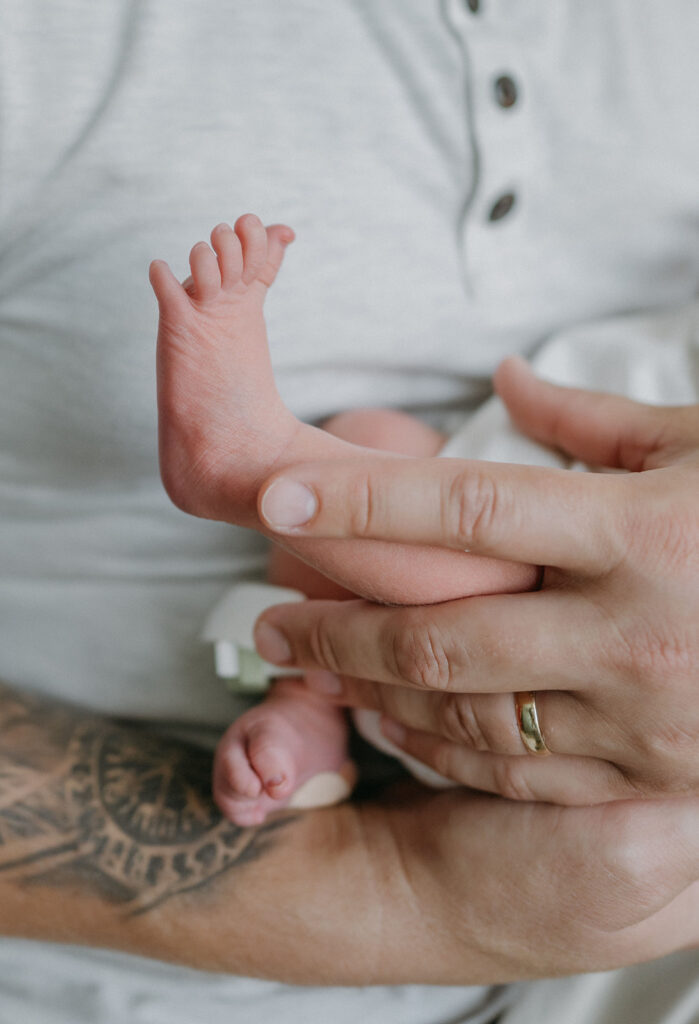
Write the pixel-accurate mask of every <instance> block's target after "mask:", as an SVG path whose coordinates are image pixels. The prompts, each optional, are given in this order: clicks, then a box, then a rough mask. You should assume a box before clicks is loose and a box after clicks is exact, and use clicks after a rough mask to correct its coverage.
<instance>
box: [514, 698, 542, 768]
mask: <svg viewBox="0 0 699 1024" xmlns="http://www.w3.org/2000/svg"><path fill="white" fill-rule="evenodd" d="M514 698H515V713H516V715H517V725H518V727H519V735H520V736H521V737H522V743H523V744H524V746H525V747H526V748H527V750H528V751H529V753H530V754H539V755H541V754H550V753H551V751H550V750H549V748H548V747H547V746H546V740H545V739H544V736H543V733H542V731H541V727H540V726H539V716H538V715H537V713H536V694H535V693H533V692H532V691H531V690H522V691H521V692H520V693H516V694H515V695H514Z"/></svg>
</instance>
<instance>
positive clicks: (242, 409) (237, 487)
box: [150, 214, 298, 524]
mask: <svg viewBox="0 0 699 1024" xmlns="http://www.w3.org/2000/svg"><path fill="white" fill-rule="evenodd" d="M293 239H294V233H293V231H292V230H291V228H288V227H285V226H284V225H281V224H275V225H273V226H272V227H269V228H267V229H266V230H265V228H264V226H263V225H262V223H261V221H260V220H259V218H258V217H255V216H254V215H253V214H246V215H245V216H243V217H240V218H239V220H238V221H236V225H235V231H233V230H232V229H231V228H230V227H229V226H228V225H227V224H219V225H218V227H216V228H214V230H213V231H212V233H211V245H212V247H213V251H212V249H211V248H209V246H208V245H207V244H206V242H199V243H198V244H197V245H195V246H194V248H193V249H192V251H191V253H190V257H189V262H190V267H191V271H192V274H191V277H189V278H188V279H187V280H186V281H185V282H184V283H183V284H180V283H179V282H178V281H177V279H176V278H175V277H174V275H173V274H172V272H171V270H170V268H169V267H168V265H167V263H164V262H163V261H162V260H156V261H154V262H153V263H152V264H151V267H150V281H151V285H152V286H153V290H154V292H155V294H156V297H157V299H158V306H159V310H160V323H159V327H158V359H157V362H158V410H159V447H160V467H161V473H162V477H163V482H164V484H165V487H166V490H167V492H168V494H169V495H170V497H171V498H172V500H173V501H174V503H175V504H176V505H178V507H180V508H183V509H184V510H185V511H187V512H190V513H193V514H195V515H201V516H205V517H207V518H226V519H228V520H229V521H230V520H231V517H233V518H234V519H235V521H236V522H239V523H241V524H245V522H246V521H247V520H248V519H250V518H251V513H250V509H251V508H252V509H254V503H255V495H256V493H257V489H258V487H259V484H260V483H261V481H262V480H263V479H264V478H265V476H267V474H268V473H269V472H270V469H271V467H272V466H273V465H274V462H275V460H276V458H277V457H278V456H279V454H280V452H281V451H283V450H284V447H285V445H286V444H287V443H288V441H289V440H290V438H291V437H292V436H293V434H294V431H295V429H296V427H297V426H298V423H297V421H296V420H295V419H294V417H293V416H292V415H291V413H290V412H289V411H288V410H287V409H286V408H285V406H284V405H283V403H282V401H281V399H280V398H279V395H278V393H277V389H276V387H275V384H274V378H273V375H272V367H271V363H270V358H269V349H268V345H267V332H266V329H265V322H264V318H263V315H262V307H263V303H264V299H265V296H266V294H267V290H268V288H269V287H270V286H271V285H272V283H273V282H274V279H275V277H276V275H277V272H278V270H279V267H280V266H281V263H282V259H283V257H284V250H285V248H286V246H287V245H288V244H289V243H290V242H291V241H293Z"/></svg>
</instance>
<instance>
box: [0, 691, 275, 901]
mask: <svg viewBox="0 0 699 1024" xmlns="http://www.w3.org/2000/svg"><path fill="white" fill-rule="evenodd" d="M210 774H211V756H210V755H209V754H208V753H206V752H205V751H202V750H201V749H199V748H198V747H195V746H193V745H188V744H186V743H181V742H172V741H168V740H164V739H161V738H159V737H156V736H153V735H151V734H149V732H148V731H147V730H146V729H143V728H131V727H121V726H119V725H117V724H115V723H113V722H110V721H109V720H108V719H104V718H99V717H95V716H89V715H87V714H81V713H80V712H79V711H76V709H74V708H70V707H67V706H64V705H61V704H58V703H55V702H52V701H47V700H44V699H42V698H36V697H29V696H24V695H19V694H17V693H16V692H14V691H11V690H9V689H7V688H5V687H2V686H0V880H1V879H7V880H9V879H10V878H11V879H12V880H13V881H14V882H15V883H19V884H22V885H39V884H41V885H46V886H55V887H58V886H60V887H66V886H72V887H75V886H77V887H80V888H82V889H84V888H86V887H87V888H89V889H91V890H92V891H96V892H97V893H98V894H99V895H100V896H101V897H102V898H103V899H106V900H108V901H109V902H111V903H115V904H118V905H120V907H121V908H122V909H123V912H124V913H126V914H134V913H142V912H144V911H146V910H149V909H151V908H152V907H154V906H156V905H157V904H159V903H162V902H163V900H166V899H168V898H169V897H171V896H173V895H174V894H175V893H182V892H187V891H191V890H194V889H198V888H201V887H203V886H206V885H208V884H209V883H211V881H212V880H213V879H214V878H216V877H217V876H218V875H221V874H222V873H223V872H228V871H230V870H231V869H233V868H235V867H236V866H237V867H240V866H242V865H243V864H245V863H246V862H248V861H250V860H251V859H252V858H255V857H258V856H259V855H260V854H261V853H262V852H263V851H264V850H265V848H266V847H267V846H268V844H269V843H270V842H272V841H273V835H274V832H275V831H276V830H278V829H279V828H280V827H281V826H283V825H285V824H287V822H288V821H289V820H290V818H284V819H281V820H280V819H277V820H276V821H273V822H270V823H269V824H267V825H265V826H263V827H260V828H254V829H253V828H248V829H242V828H239V827H237V826H235V825H232V824H230V823H229V822H228V821H226V820H225V819H223V818H222V816H221V814H220V813H219V811H218V810H217V808H216V806H215V804H214V803H213V801H212V799H211V794H210V788H211V784H210Z"/></svg>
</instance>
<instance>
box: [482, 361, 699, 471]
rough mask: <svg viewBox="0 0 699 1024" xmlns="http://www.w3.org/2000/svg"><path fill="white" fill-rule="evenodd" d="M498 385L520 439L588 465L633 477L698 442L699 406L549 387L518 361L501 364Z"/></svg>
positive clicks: (497, 373) (671, 459) (550, 385)
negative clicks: (524, 436) (659, 403)
mask: <svg viewBox="0 0 699 1024" xmlns="http://www.w3.org/2000/svg"><path fill="white" fill-rule="evenodd" d="M494 385H495V390H496V391H497V393H498V394H499V395H500V397H501V398H502V400H503V402H504V403H505V405H506V406H507V410H508V412H509V414H510V416H511V418H512V420H513V421H514V423H515V425H516V426H517V427H519V429H520V430H521V431H522V433H524V434H527V435H528V436H529V437H532V438H534V439H535V440H537V441H540V442H541V443H542V444H545V445H547V446H548V447H553V448H559V449H561V450H562V451H564V452H566V453H567V454H568V455H571V456H573V458H576V459H580V460H581V461H583V462H586V463H588V464H590V465H597V466H610V467H616V468H619V469H626V470H630V471H632V472H637V471H640V470H644V469H651V468H654V467H656V466H660V465H667V464H668V463H669V462H670V461H673V460H674V459H675V458H676V456H677V452H678V448H684V449H688V448H689V447H696V440H697V437H699V408H697V407H695V406H691V407H686V408H677V409H669V408H667V407H663V406H654V405H644V404H641V403H639V402H634V401H632V400H631V399H629V398H623V397H621V396H619V395H609V394H604V393H602V392H596V391H587V390H584V389H582V388H571V387H562V386H560V385H558V384H551V383H549V382H548V381H544V380H541V379H540V378H538V377H536V376H535V375H534V373H533V372H532V370H531V368H530V367H529V366H528V364H527V363H526V362H525V361H524V360H523V359H520V358H519V357H517V356H513V357H511V358H509V359H506V360H505V361H504V362H503V363H501V364H500V366H499V367H498V370H497V372H496V374H495V378H494ZM688 428H689V429H688Z"/></svg>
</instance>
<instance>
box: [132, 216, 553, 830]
mask: <svg viewBox="0 0 699 1024" xmlns="http://www.w3.org/2000/svg"><path fill="white" fill-rule="evenodd" d="M293 239H294V233H293V231H292V230H291V229H290V228H288V227H286V226H284V225H272V226H270V227H268V228H265V227H264V226H263V224H262V223H261V221H260V220H259V219H258V218H257V217H255V216H254V215H252V214H246V215H245V216H243V217H241V218H239V220H238V221H237V222H236V224H235V228H234V229H232V228H230V227H229V226H228V225H227V224H220V225H218V227H216V228H214V230H213V232H212V234H211V246H209V245H207V244H206V243H205V242H199V243H198V244H197V245H195V246H194V248H193V249H192V251H191V253H190V268H191V276H190V277H188V278H187V280H185V281H184V282H183V283H182V284H180V283H179V281H178V280H177V279H176V278H175V276H174V275H173V274H172V272H171V271H170V269H169V267H168V266H167V264H166V263H164V262H162V261H160V260H156V261H155V262H153V263H152V264H151V267H150V281H151V285H152V287H153V290H154V292H155V294H156V297H157V300H158V306H159V314H160V319H159V327H158V348H157V377H158V417H159V454H160V468H161V474H162V478H163V483H164V485H165V488H166V490H167V492H168V494H169V496H170V497H171V499H172V500H173V502H174V503H175V504H176V505H177V506H178V507H179V508H181V509H183V510H184V511H186V512H188V513H190V514H192V515H197V516H201V517H204V518H209V519H216V520H221V521H224V522H228V523H232V524H236V525H238V526H245V527H251V528H253V529H257V530H259V531H260V532H263V533H266V532H267V531H266V530H265V528H264V524H263V523H262V521H261V520H260V519H259V516H258V511H257V494H258V491H259V488H260V486H261V484H262V483H263V482H264V480H265V479H266V478H267V477H268V476H269V475H270V474H271V473H272V472H274V471H276V470H279V469H283V468H284V467H285V466H287V465H291V464H294V463H298V462H302V461H308V460H314V461H315V460H319V459H336V458H365V457H366V449H367V447H370V448H375V449H378V450H383V451H384V452H385V451H391V452H396V453H399V454H403V455H412V456H429V455H436V454H437V452H438V450H439V448H440V446H441V444H442V438H441V436H440V435H438V434H437V433H436V432H435V431H432V430H430V429H429V428H428V427H426V426H424V425H423V424H421V423H419V422H418V421H416V420H414V419H412V418H411V417H408V416H405V415H403V414H401V413H395V412H389V411H381V410H375V411H371V412H369V411H365V412H347V413H343V414H340V415H338V416H336V417H334V418H333V420H332V421H330V422H329V423H327V424H326V425H325V426H326V429H325V430H321V429H319V428H316V427H312V426H310V425H308V424H305V423H301V422H300V421H299V420H297V419H296V418H295V417H294V416H293V414H292V413H291V412H290V411H289V410H288V409H287V408H286V407H285V406H284V404H283V402H282V400H281V398H280V396H279V394H278V392H277V389H276V386H275V382H274V376H273V373H272V366H271V361H270V355H269V348H268V344H267V334H266V328H265V322H264V316H263V305H264V300H265V296H266V294H267V291H268V289H269V288H270V287H271V285H272V284H273V282H274V280H275V277H276V275H277V273H278V271H279V268H280V266H281V263H282V260H283V257H284V252H285V249H286V247H287V246H288V245H289V243H290V242H292V241H293ZM275 540H278V538H275ZM283 543H284V547H285V548H286V551H287V552H288V554H289V555H293V556H296V557H295V558H293V559H291V558H290V557H288V556H283V555H281V554H280V555H277V556H276V559H273V563H272V566H271V579H272V582H275V583H279V584H283V585H285V586H294V587H296V588H297V589H300V590H303V591H304V592H306V593H307V594H308V595H309V596H311V597H326V598H342V597H347V596H350V595H360V596H362V597H365V598H368V599H369V600H372V601H380V602H385V603H391V604H431V603H435V602H441V601H449V600H453V599H455V598H459V597H465V596H470V595H474V594H492V593H501V592H510V593H513V592H516V591H522V590H528V589H530V588H531V587H532V586H533V585H534V584H535V581H536V575H537V571H536V568H535V567H533V566H527V565H522V564H518V563H510V562H501V561H497V560H494V559H488V558H482V557H479V556H475V555H470V554H466V553H465V552H454V551H446V550H442V549H437V548H429V547H424V548H423V547H415V546H406V545H400V544H388V543H385V542H382V541H369V540H362V541H359V540H358V541H333V540H320V541H318V540H310V539H304V538H296V537H293V536H287V537H285V538H284V541H283ZM297 559H301V561H302V562H303V563H306V564H305V565H301V564H300V563H299V562H298V561H297ZM309 566H310V567H312V569H315V570H317V572H311V571H310V570H309V568H308V567H309ZM319 574H320V576H322V579H321V578H320V576H319ZM292 577H293V578H292ZM322 772H342V773H344V774H345V776H346V777H347V778H348V779H349V777H350V774H351V766H349V765H348V759H347V724H346V721H345V717H344V715H343V714H342V712H340V711H339V710H338V709H337V708H335V707H333V706H331V705H329V704H327V703H325V702H323V700H322V699H321V698H319V697H316V696H314V695H312V694H310V693H309V692H308V691H307V690H305V689H304V688H303V687H302V686H301V685H300V684H299V683H298V682H296V681H293V680H283V681H281V682H280V683H277V684H276V685H275V686H274V687H273V689H272V690H271V691H270V694H269V696H268V698H267V699H266V700H265V701H264V702H263V703H262V704H260V705H258V706H257V707H255V708H253V709H251V710H250V711H249V712H247V713H246V714H245V715H243V716H241V717H240V718H239V719H237V720H236V722H234V723H233V725H232V726H231V727H230V728H229V730H228V731H227V732H226V734H225V735H224V737H223V739H222V741H221V744H220V745H219V750H218V752H217V756H216V759H215V768H214V795H215V797H216V799H217V802H218V804H219V806H220V807H221V809H222V811H223V812H224V813H225V814H226V815H227V816H228V817H229V818H230V819H231V820H233V821H234V822H236V823H237V824H239V825H253V824H258V823H260V822H261V821H263V820H264V818H265V817H266V816H267V814H269V813H270V811H273V810H278V809H280V808H281V807H283V806H284V805H286V804H287V803H289V802H290V800H291V799H292V797H293V795H294V793H295V791H296V790H297V789H298V788H299V787H300V786H301V785H303V784H304V783H305V782H307V781H308V780H309V779H311V778H313V777H314V776H316V775H318V774H319V773H322Z"/></svg>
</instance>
